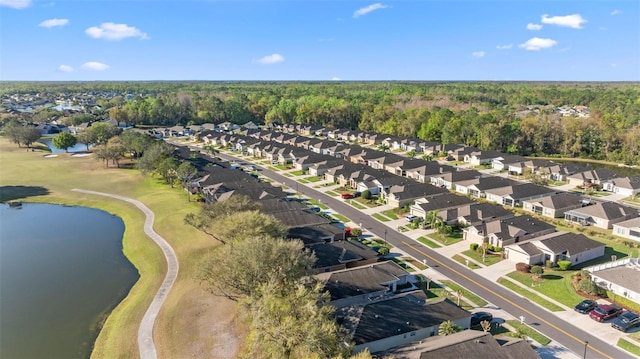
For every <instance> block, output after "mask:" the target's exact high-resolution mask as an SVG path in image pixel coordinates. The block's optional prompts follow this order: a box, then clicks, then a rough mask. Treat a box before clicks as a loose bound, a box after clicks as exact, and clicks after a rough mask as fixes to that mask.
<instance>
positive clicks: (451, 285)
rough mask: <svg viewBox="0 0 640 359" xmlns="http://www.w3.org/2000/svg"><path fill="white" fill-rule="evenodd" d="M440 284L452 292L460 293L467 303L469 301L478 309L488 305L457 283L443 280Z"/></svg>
mask: <svg viewBox="0 0 640 359" xmlns="http://www.w3.org/2000/svg"><path fill="white" fill-rule="evenodd" d="M442 283H444V284H445V285H446V286H447V287H449V288H451V289H453V290H454V291H460V292H461V293H462V296H463V297H465V298H467V299H468V300H469V301H471V302H472V303H473V304H475V305H477V306H478V307H484V306H485V305H487V304H489V303H487V301H486V300H484V299H482V298H480V297H478V296H477V295H475V294H474V293H472V292H470V291H468V290H466V289H465V288H463V287H461V286H459V285H458V284H457V283H454V282H452V281H450V280H443V281H442Z"/></svg>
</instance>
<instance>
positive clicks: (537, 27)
mask: <svg viewBox="0 0 640 359" xmlns="http://www.w3.org/2000/svg"><path fill="white" fill-rule="evenodd" d="M540 29H542V25H540V24H532V23H528V24H527V30H534V31H535V30H540Z"/></svg>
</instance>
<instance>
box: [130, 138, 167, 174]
mask: <svg viewBox="0 0 640 359" xmlns="http://www.w3.org/2000/svg"><path fill="white" fill-rule="evenodd" d="M172 153H173V147H172V146H171V145H169V144H168V143H166V142H164V141H158V142H154V143H153V144H152V145H150V146H149V148H147V149H146V150H145V151H144V153H143V154H142V157H140V159H139V160H138V164H137V166H138V169H139V170H140V171H141V172H142V173H145V174H147V173H153V172H155V171H156V169H157V168H158V166H159V165H160V163H161V162H162V161H163V160H164V159H165V158H168V157H169V156H171V154H172Z"/></svg>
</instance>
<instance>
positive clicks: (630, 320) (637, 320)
mask: <svg viewBox="0 0 640 359" xmlns="http://www.w3.org/2000/svg"><path fill="white" fill-rule="evenodd" d="M611 326H612V327H614V328H616V329H618V330H620V331H623V332H626V331H627V330H629V329H631V328H635V327H640V315H638V314H636V313H634V312H628V311H625V312H624V313H622V314H620V316H619V317H618V318H616V320H614V321H613V323H611Z"/></svg>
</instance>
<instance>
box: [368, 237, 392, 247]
mask: <svg viewBox="0 0 640 359" xmlns="http://www.w3.org/2000/svg"><path fill="white" fill-rule="evenodd" d="M362 244H364V245H365V246H368V247H387V248H389V249H391V248H393V246H392V245H391V244H389V242H385V241H384V240H382V239H380V238H367V239H365V240H363V241H362Z"/></svg>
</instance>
